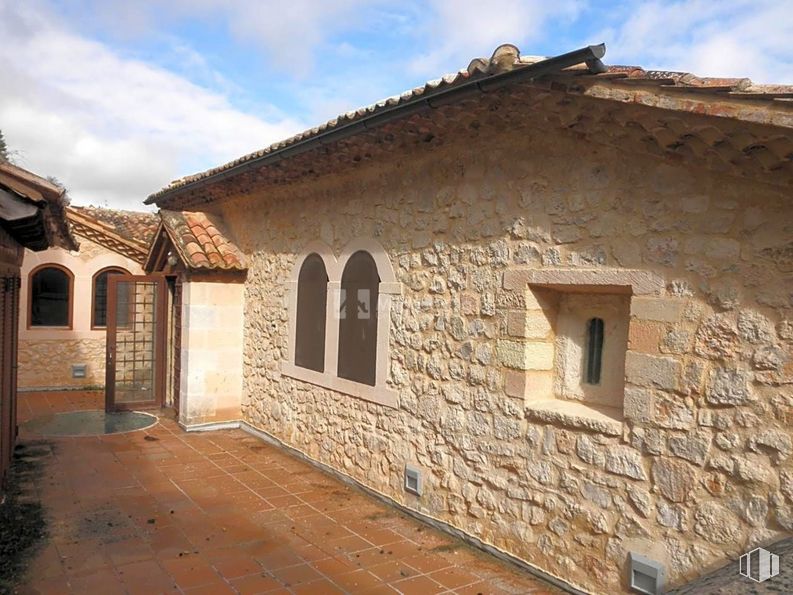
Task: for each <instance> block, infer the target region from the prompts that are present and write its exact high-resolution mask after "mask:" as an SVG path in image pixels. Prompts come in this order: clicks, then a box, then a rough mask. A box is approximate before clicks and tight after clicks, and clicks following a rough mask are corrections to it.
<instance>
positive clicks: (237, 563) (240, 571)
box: [205, 548, 262, 580]
mask: <svg viewBox="0 0 793 595" xmlns="http://www.w3.org/2000/svg"><path fill="white" fill-rule="evenodd" d="M224 554H225V555H222V556H220V557H218V558H217V559H214V560H213V559H212V558H213V556H212V555H211V554H209V555H207V554H205V556H206V557H207V558H208V559H210V560H211V563H212V566H213V567H214V568H215V570H216V571H217V572H219V573H220V575H221V576H222V577H223V578H225V579H226V580H231V579H234V578H238V577H241V576H247V575H249V574H261V572H262V566H261V564H259V562H257V561H256V560H254V559H253V558H252V557H251V556H248V555H246V554H243V553H241V552H239V551H237V549H236V548H235V549H234V550H233V551H232V552H225V553H224Z"/></svg>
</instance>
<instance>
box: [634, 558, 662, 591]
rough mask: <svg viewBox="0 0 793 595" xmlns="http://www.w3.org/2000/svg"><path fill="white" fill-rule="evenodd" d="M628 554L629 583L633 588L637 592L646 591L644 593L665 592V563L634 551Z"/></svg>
mask: <svg viewBox="0 0 793 595" xmlns="http://www.w3.org/2000/svg"><path fill="white" fill-rule="evenodd" d="M628 556H629V559H628V573H629V574H628V584H629V585H630V587H631V589H633V591H635V592H637V593H644V595H659V594H660V593H663V587H664V567H663V565H662V564H661V563H660V562H656V561H655V560H651V559H650V558H645V557H644V556H642V555H641V554H636V553H634V552H631V553H630V554H628Z"/></svg>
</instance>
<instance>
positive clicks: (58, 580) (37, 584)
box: [16, 573, 72, 595]
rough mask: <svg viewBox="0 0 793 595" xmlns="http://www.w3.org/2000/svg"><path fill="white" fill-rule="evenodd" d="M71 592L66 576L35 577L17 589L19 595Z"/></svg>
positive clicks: (66, 594) (57, 594) (56, 594)
mask: <svg viewBox="0 0 793 595" xmlns="http://www.w3.org/2000/svg"><path fill="white" fill-rule="evenodd" d="M31 574H32V573H31ZM71 592H72V591H71V589H70V588H69V582H68V580H67V579H66V577H65V576H57V577H50V578H44V577H41V578H35V579H33V580H31V581H30V582H29V583H28V584H27V585H25V586H24V587H22V588H21V589H19V590H18V591H16V593H18V595H41V594H45V593H46V595H70V594H71Z"/></svg>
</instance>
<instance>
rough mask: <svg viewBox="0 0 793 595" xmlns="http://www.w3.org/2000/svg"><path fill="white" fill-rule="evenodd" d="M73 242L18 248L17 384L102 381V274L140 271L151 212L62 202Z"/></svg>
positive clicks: (50, 386) (89, 384) (104, 293)
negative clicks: (69, 247) (68, 245)
mask: <svg viewBox="0 0 793 595" xmlns="http://www.w3.org/2000/svg"><path fill="white" fill-rule="evenodd" d="M66 216H67V218H68V220H69V222H70V225H71V229H72V231H73V233H74V235H75V236H76V238H77V241H78V242H79V249H74V250H66V249H63V248H60V247H52V248H49V249H47V250H44V251H41V252H33V251H31V250H26V251H25V256H24V259H23V263H22V273H21V274H22V289H21V296H20V297H21V303H22V305H23V306H22V315H21V316H20V320H19V387H20V388H23V389H34V390H41V389H63V388H89V387H102V386H104V384H105V330H106V327H107V279H108V277H109V276H110V275H114V274H127V275H129V274H132V275H141V274H143V268H142V264H143V261H144V259H145V258H146V254H147V252H148V249H149V244H150V242H151V239H152V237H153V235H154V232H155V230H156V229H157V221H158V219H157V216H156V215H155V214H154V213H143V212H134V211H118V210H112V209H104V208H95V207H68V208H67V209H66Z"/></svg>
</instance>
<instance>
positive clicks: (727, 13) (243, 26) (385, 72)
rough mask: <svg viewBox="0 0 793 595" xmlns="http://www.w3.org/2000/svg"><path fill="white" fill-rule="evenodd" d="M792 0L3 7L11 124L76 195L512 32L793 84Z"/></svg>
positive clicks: (1, 92)
mask: <svg viewBox="0 0 793 595" xmlns="http://www.w3.org/2000/svg"><path fill="white" fill-rule="evenodd" d="M791 14H793V11H791V2H790V0H769V1H766V0H721V1H718V2H717V1H715V0H678V1H673V0H669V1H662V0H657V1H639V0H637V1H629V0H623V1H619V0H614V1H611V2H605V1H595V0H553V1H549V0H500V1H499V2H494V3H486V2H482V1H481V0H476V1H474V0H426V1H420V0H401V1H400V2H393V1H391V0H136V1H134V2H133V1H129V0H71V1H66V0H64V1H62V2H58V1H55V0H25V1H20V0H0V130H2V131H3V133H4V135H5V137H6V141H7V143H8V145H9V147H10V148H11V149H12V150H13V158H14V159H15V161H16V162H17V163H18V164H19V165H22V166H23V167H27V168H29V169H32V170H34V171H36V172H38V173H41V174H44V175H50V176H55V177H56V178H58V179H59V180H60V181H61V182H62V183H63V184H64V185H65V186H66V187H67V188H68V189H69V192H70V195H71V197H72V202H73V203H74V204H94V205H100V206H110V207H114V208H143V206H142V204H141V202H142V200H143V199H144V198H145V197H146V196H147V195H148V194H150V193H151V192H154V191H156V190H158V189H159V188H160V187H162V186H163V185H165V184H167V183H168V181H170V180H172V179H175V178H178V177H181V176H184V175H186V174H190V173H194V172H196V171H201V170H204V169H207V168H209V167H212V166H214V165H218V164H220V163H223V162H225V161H228V160H230V159H233V158H235V157H237V156H239V155H242V154H244V153H247V152H250V151H253V150H256V149H259V148H262V147H264V146H267V145H269V144H270V143H272V142H274V141H277V140H280V139H282V138H285V137H288V136H290V135H292V134H294V133H296V132H299V131H300V130H303V129H305V128H309V127H311V126H314V125H316V124H318V123H320V122H323V121H325V120H327V119H329V118H331V117H333V116H335V115H336V114H338V113H341V112H344V111H347V110H349V109H352V108H355V107H358V106H361V105H366V104H369V103H372V102H374V101H376V100H378V99H381V98H383V97H386V96H389V95H393V94H396V93H399V92H401V91H403V90H405V89H408V88H410V87H413V86H416V85H418V84H422V83H423V82H424V81H426V80H428V79H433V78H436V77H438V76H439V75H441V74H443V73H446V72H451V71H454V70H458V69H460V68H464V67H465V66H466V65H467V64H468V62H469V61H470V59H471V58H473V57H476V56H485V57H486V56H489V55H490V54H491V52H492V50H493V49H494V48H495V47H496V46H497V45H499V44H500V43H504V42H510V43H515V44H516V45H518V47H520V48H521V50H522V51H523V53H524V54H533V55H556V54H560V53H564V52H567V51H570V50H572V49H577V48H579V47H582V46H584V45H589V44H594V43H599V42H602V41H605V42H606V44H607V53H606V58H605V61H606V62H607V63H610V64H638V65H641V66H644V67H645V68H661V69H668V70H685V71H690V72H695V73H697V74H700V75H703V76H748V77H750V78H752V79H753V80H754V81H755V82H773V83H793V51H791V50H792V49H793V48H792V47H791V39H793V16H791Z"/></svg>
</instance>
